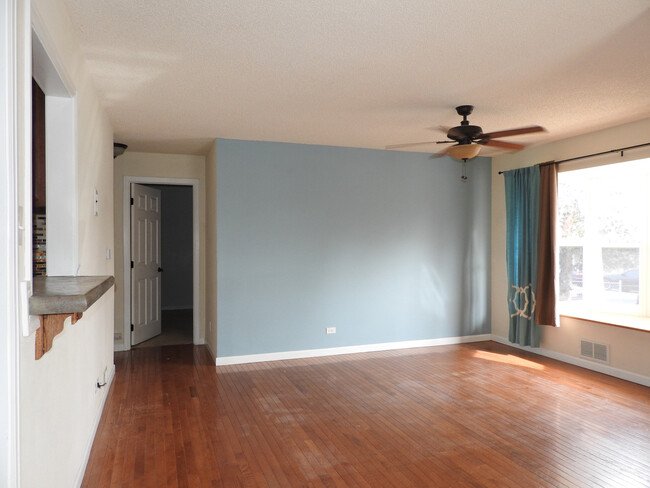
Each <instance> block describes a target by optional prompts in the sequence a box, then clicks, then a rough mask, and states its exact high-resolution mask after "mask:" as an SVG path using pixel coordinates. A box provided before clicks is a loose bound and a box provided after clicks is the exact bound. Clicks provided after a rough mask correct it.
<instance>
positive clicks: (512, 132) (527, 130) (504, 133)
mask: <svg viewBox="0 0 650 488" xmlns="http://www.w3.org/2000/svg"><path fill="white" fill-rule="evenodd" d="M533 132H546V129H544V127H541V126H539V125H531V126H530V127H519V128H518V129H509V130H499V131H496V132H488V133H487V134H481V135H480V136H479V139H496V138H498V137H508V136H518V135H521V134H532V133H533Z"/></svg>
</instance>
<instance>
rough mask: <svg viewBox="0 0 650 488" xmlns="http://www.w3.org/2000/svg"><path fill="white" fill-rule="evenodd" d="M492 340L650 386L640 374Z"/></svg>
mask: <svg viewBox="0 0 650 488" xmlns="http://www.w3.org/2000/svg"><path fill="white" fill-rule="evenodd" d="M492 340H493V341H494V342H498V343H500V344H505V345H507V346H512V347H514V348H516V349H521V350H522V351H528V352H532V353H533V354H538V355H540V356H545V357H547V358H551V359H556V360H558V361H562V362H563V363H568V364H573V365H574V366H579V367H581V368H585V369H590V370H592V371H596V372H598V373H603V374H606V375H609V376H614V377H615V378H620V379H622V380H626V381H631V382H632V383H638V384H639V385H643V386H650V377H649V376H644V375H641V374H638V373H632V372H630V371H625V370H622V369H618V368H613V367H612V366H609V365H607V364H603V363H596V362H593V361H589V360H586V359H581V358H578V357H575V356H570V355H569V354H564V353H561V352H556V351H551V350H549V349H544V348H542V347H535V348H534V347H529V346H520V345H519V344H513V343H512V342H510V341H508V339H506V338H505V337H501V336H497V335H494V334H492Z"/></svg>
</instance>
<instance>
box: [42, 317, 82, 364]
mask: <svg viewBox="0 0 650 488" xmlns="http://www.w3.org/2000/svg"><path fill="white" fill-rule="evenodd" d="M82 316H83V313H82V312H71V313H54V314H47V315H39V316H38V319H39V320H40V322H41V326H40V327H39V328H38V330H37V331H36V359H41V357H43V354H45V353H46V352H47V351H49V350H50V349H52V342H53V341H54V337H55V336H56V335H57V334H58V333H59V332H61V331H62V330H63V322H65V319H67V318H68V317H71V323H73V324H74V323H76V322H77V320H79V319H80V318H81V317H82Z"/></svg>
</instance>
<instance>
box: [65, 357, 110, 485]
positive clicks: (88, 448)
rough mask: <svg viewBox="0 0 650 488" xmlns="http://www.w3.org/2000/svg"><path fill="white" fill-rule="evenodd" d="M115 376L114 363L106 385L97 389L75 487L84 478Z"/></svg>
mask: <svg viewBox="0 0 650 488" xmlns="http://www.w3.org/2000/svg"><path fill="white" fill-rule="evenodd" d="M114 377H115V365H114V364H113V365H111V369H109V370H108V378H107V379H106V386H105V387H104V388H102V389H101V390H99V394H100V395H101V396H102V399H101V401H100V405H99V408H98V409H97V413H96V414H95V420H94V423H93V428H92V432H91V433H90V437H89V438H88V442H87V443H86V450H85V451H84V457H83V462H82V464H81V467H80V468H79V472H78V473H77V478H76V479H75V483H74V486H75V487H76V488H79V487H81V483H82V482H83V480H84V474H86V467H87V466H88V460H89V459H90V451H91V450H92V448H93V442H94V441H95V434H97V428H98V427H99V421H100V420H101V419H102V413H103V412H104V404H105V403H106V398H107V397H108V390H110V389H111V385H112V384H113V378H114Z"/></svg>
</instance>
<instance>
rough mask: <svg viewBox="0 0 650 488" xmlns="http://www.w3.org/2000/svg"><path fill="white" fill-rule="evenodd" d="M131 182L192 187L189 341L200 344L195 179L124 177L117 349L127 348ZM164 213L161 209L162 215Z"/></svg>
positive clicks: (197, 198)
mask: <svg viewBox="0 0 650 488" xmlns="http://www.w3.org/2000/svg"><path fill="white" fill-rule="evenodd" d="M131 183H138V184H141V185H181V186H190V187H192V342H193V343H194V344H203V341H202V340H201V337H200V335H199V334H200V327H199V316H200V313H199V306H200V304H199V295H200V293H199V280H200V273H199V271H200V264H199V251H200V241H199V180H197V179H191V178H160V177H155V176H125V177H124V187H123V192H122V193H123V201H122V236H123V239H124V242H123V249H124V253H123V255H124V258H123V263H122V266H123V270H124V272H123V278H124V279H123V287H124V316H123V321H124V332H123V334H122V340H123V341H124V345H123V346H122V348H120V350H123V351H128V350H130V349H131ZM164 211H165V209H164V207H163V212H164Z"/></svg>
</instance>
